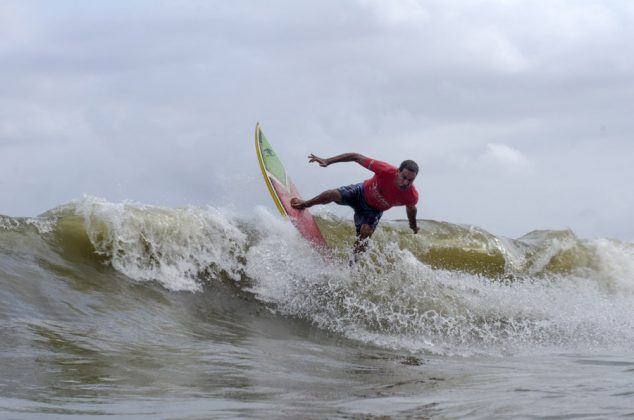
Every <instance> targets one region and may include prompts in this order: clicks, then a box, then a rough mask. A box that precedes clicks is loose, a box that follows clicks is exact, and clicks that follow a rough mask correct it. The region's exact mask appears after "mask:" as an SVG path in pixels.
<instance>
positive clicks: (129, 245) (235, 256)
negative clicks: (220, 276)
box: [76, 197, 246, 291]
mask: <svg viewBox="0 0 634 420" xmlns="http://www.w3.org/2000/svg"><path fill="white" fill-rule="evenodd" d="M76 205H77V210H76V211H77V213H78V214H80V215H82V216H83V217H84V222H85V226H86V231H87V233H88V236H89V238H90V241H91V242H92V244H93V246H94V247H95V249H96V250H97V252H98V253H100V254H102V255H105V256H107V257H109V259H110V262H111V264H112V266H113V267H114V268H115V269H117V270H118V271H120V272H122V273H123V274H125V275H126V276H128V277H130V278H132V279H134V280H138V281H158V282H160V283H161V284H163V285H164V286H165V287H166V288H168V289H170V290H188V291H195V290H199V289H200V287H201V285H200V282H199V281H198V274H199V273H201V272H202V271H204V270H206V269H209V268H210V267H211V268H213V269H214V270H215V271H216V272H218V273H219V272H221V271H222V272H224V273H226V274H227V275H229V276H231V277H233V278H235V279H238V278H239V276H240V272H239V265H238V264H237V262H236V261H238V260H240V257H241V256H243V254H244V246H245V243H246V235H245V234H244V233H243V232H242V231H241V230H240V229H238V228H237V226H236V225H235V221H234V220H233V219H232V218H231V217H230V216H228V215H227V214H225V213H223V212H222V211H221V210H218V209H215V208H212V207H208V208H206V209H201V208H193V207H187V208H181V209H165V208H160V207H153V206H145V205H139V204H134V203H116V204H115V203H109V202H107V201H105V200H101V199H97V198H93V197H86V198H84V199H83V200H81V201H79V202H77V203H76Z"/></svg>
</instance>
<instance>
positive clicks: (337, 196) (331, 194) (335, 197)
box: [326, 189, 342, 203]
mask: <svg viewBox="0 0 634 420" xmlns="http://www.w3.org/2000/svg"><path fill="white" fill-rule="evenodd" d="M326 193H327V194H328V198H330V199H331V201H334V202H335V203H339V202H341V199H342V197H341V193H340V192H339V190H337V189H334V190H328V191H326Z"/></svg>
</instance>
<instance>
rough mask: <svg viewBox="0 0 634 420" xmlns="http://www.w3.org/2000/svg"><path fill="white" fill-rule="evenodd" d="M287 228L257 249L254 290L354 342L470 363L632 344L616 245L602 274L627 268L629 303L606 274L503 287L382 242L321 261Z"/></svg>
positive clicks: (558, 243)
mask: <svg viewBox="0 0 634 420" xmlns="http://www.w3.org/2000/svg"><path fill="white" fill-rule="evenodd" d="M287 228H288V226H285V227H284V229H282V230H277V229H278V227H276V226H273V225H270V224H269V225H266V229H268V232H266V234H265V235H263V236H264V238H265V239H264V240H263V241H262V242H260V243H258V244H256V245H254V246H253V247H251V249H250V250H249V252H248V254H247V274H248V275H249V277H251V278H252V279H253V282H254V284H253V286H252V288H251V291H253V292H254V293H255V294H256V295H257V296H258V298H259V299H261V300H262V301H264V302H267V303H272V304H274V307H275V309H276V310H277V311H278V312H280V313H283V314H286V315H291V316H298V317H302V318H306V319H308V320H310V321H311V322H314V323H315V324H317V325H319V326H320V327H323V328H326V329H329V330H332V331H337V332H340V333H343V334H345V335H347V336H348V337H350V338H354V339H358V340H362V341H366V342H371V343H374V344H376V345H381V346H389V347H395V348H405V349H408V350H411V351H421V350H425V351H431V352H435V353H441V354H462V355H468V354H472V353H474V352H483V353H487V354H504V353H507V352H512V353H520V352H525V351H528V352H532V351H537V350H538V349H544V348H551V347H556V348H561V349H578V348H583V349H585V350H587V349H589V348H592V349H595V348H599V349H600V348H605V347H610V346H626V345H629V344H628V343H630V342H631V340H632V339H634V319H633V317H632V314H633V313H634V301H632V299H631V298H630V294H629V286H631V283H630V282H628V281H625V280H623V279H629V280H630V281H631V279H632V277H631V272H630V271H628V270H631V267H632V265H631V264H632V261H633V259H632V257H631V254H628V253H627V252H625V251H624V250H623V249H621V250H620V251H621V252H620V253H615V252H614V250H612V249H609V247H610V246H614V244H603V243H601V242H599V243H598V244H597V246H600V247H602V249H603V250H604V251H605V252H607V253H608V255H610V256H611V258H616V259H617V261H616V263H615V262H613V261H608V260H607V259H606V258H603V261H602V263H603V266H604V268H603V270H604V271H605V269H606V268H605V267H613V268H618V267H621V268H620V270H621V271H618V272H613V273H611V274H610V276H609V278H611V279H613V281H614V282H616V279H619V283H618V287H620V288H622V290H627V291H628V293H627V294H623V293H620V292H617V293H615V292H614V290H613V289H614V288H613V287H606V283H605V281H604V280H603V279H602V278H601V275H600V274H601V273H600V272H588V271H586V275H585V276H580V275H565V276H564V275H557V276H555V275H551V276H539V277H527V278H524V279H523V280H516V281H500V280H492V279H488V278H484V277H481V276H477V275H472V274H467V273H461V272H451V271H445V270H433V269H431V268H430V267H429V266H427V265H425V264H423V263H421V262H420V261H419V260H417V259H416V258H415V257H414V256H413V255H412V254H411V253H410V252H409V251H407V250H401V249H399V248H398V246H396V244H395V243H393V242H392V243H375V244H374V246H373V248H372V249H371V251H370V252H368V253H367V254H366V255H364V256H363V257H362V258H361V260H360V261H359V262H358V263H357V264H356V265H354V266H353V267H348V265H347V263H346V262H345V261H342V262H340V261H330V262H324V261H321V260H320V257H319V256H318V255H317V254H316V253H315V252H314V251H312V250H310V248H308V247H307V246H306V245H305V243H304V242H303V241H301V240H300V239H299V238H297V237H296V236H297V235H293V232H292V231H291V232H289V231H288V229H287ZM282 232H284V233H283V234H282ZM563 242H565V241H563ZM563 242H562V240H559V239H557V240H554V242H553V243H552V244H551V245H549V246H547V247H546V249H545V251H544V253H545V254H548V255H547V256H545V257H543V258H541V255H539V256H538V258H537V260H538V261H536V262H535V263H534V265H533V269H535V267H536V266H538V267H539V269H540V270H542V269H543V268H544V266H545V265H546V264H547V261H548V260H549V259H550V258H552V256H553V255H554V254H555V253H556V250H561V249H570V247H571V245H570V244H568V243H563ZM608 271H609V270H608ZM628 276H629V277H628ZM614 284H616V283H614Z"/></svg>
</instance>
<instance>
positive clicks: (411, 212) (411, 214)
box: [405, 206, 418, 233]
mask: <svg viewBox="0 0 634 420" xmlns="http://www.w3.org/2000/svg"><path fill="white" fill-rule="evenodd" d="M405 211H406V212H407V220H409V228H410V229H412V230H413V231H414V233H418V226H417V225H416V213H417V212H418V209H416V206H405Z"/></svg>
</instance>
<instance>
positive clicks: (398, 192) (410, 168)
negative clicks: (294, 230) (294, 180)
mask: <svg viewBox="0 0 634 420" xmlns="http://www.w3.org/2000/svg"><path fill="white" fill-rule="evenodd" d="M308 159H309V160H308V162H309V163H311V162H317V163H318V164H319V166H322V167H324V168H325V167H327V166H328V165H330V164H333V163H338V162H357V163H358V164H359V165H361V166H363V167H364V168H367V169H369V170H371V171H372V172H374V176H373V177H372V178H370V179H366V180H365V181H363V182H361V183H359V184H353V185H348V186H345V187H341V188H337V189H334V190H326V191H324V192H322V193H321V194H319V195H317V196H315V197H313V198H311V199H310V200H306V201H302V200H300V199H299V198H297V197H294V198H292V199H291V206H292V207H293V208H295V209H298V210H301V209H305V208H308V207H312V206H314V205H315V204H328V203H332V202H335V203H337V204H340V205H344V206H350V207H352V208H353V209H354V224H355V226H356V228H357V240H356V242H355V244H354V253H355V254H358V253H359V252H363V251H365V248H366V244H367V239H368V238H370V237H371V236H372V234H373V233H374V231H375V230H376V227H377V225H378V224H379V220H380V219H381V216H382V215H383V212H384V211H386V210H388V209H390V208H392V207H394V206H405V210H406V212H407V219H408V220H409V227H410V229H412V230H413V231H414V233H418V226H417V225H416V212H417V209H416V203H418V191H416V188H415V187H414V184H413V182H414V179H416V175H418V165H417V164H416V162H414V161H413V160H406V161H403V163H401V165H400V166H399V167H398V168H396V167H395V166H392V165H390V164H389V163H385V162H381V161H380V160H375V159H371V158H368V157H366V156H363V155H361V154H359V153H344V154H342V155H339V156H334V157H331V158H328V159H324V158H320V157H318V156H315V155H313V154H311V155H310V156H308Z"/></svg>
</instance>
